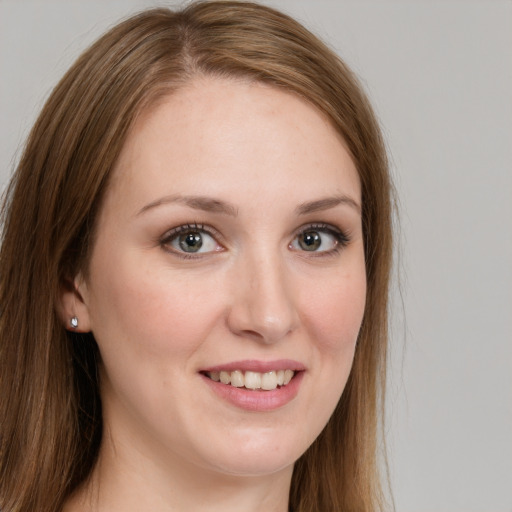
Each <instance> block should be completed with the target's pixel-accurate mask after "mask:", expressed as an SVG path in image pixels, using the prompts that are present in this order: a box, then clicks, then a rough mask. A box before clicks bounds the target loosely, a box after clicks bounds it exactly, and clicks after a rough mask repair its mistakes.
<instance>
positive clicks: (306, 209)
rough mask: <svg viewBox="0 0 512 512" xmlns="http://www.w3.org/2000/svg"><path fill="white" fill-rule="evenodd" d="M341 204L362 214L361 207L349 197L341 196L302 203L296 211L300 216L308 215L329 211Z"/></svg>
mask: <svg viewBox="0 0 512 512" xmlns="http://www.w3.org/2000/svg"><path fill="white" fill-rule="evenodd" d="M340 204H344V205H347V206H350V207H351V208H353V209H354V210H356V211H357V213H359V214H360V213H361V205H360V204H359V203H358V202H357V201H355V200H354V199H352V198H351V197H349V196H345V195H341V196H333V197H325V198H323V199H317V200H315V201H308V202H306V203H301V204H299V206H297V208H296V209H295V211H296V213H297V214H298V215H306V214H308V213H314V212H320V211H323V210H329V209H330V208H334V207H335V206H338V205H340Z"/></svg>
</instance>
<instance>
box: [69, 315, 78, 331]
mask: <svg viewBox="0 0 512 512" xmlns="http://www.w3.org/2000/svg"><path fill="white" fill-rule="evenodd" d="M69 323H70V324H71V327H73V329H76V328H77V327H78V317H76V316H74V317H73V318H72V319H71V320H70V321H69Z"/></svg>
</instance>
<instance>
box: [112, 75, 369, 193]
mask: <svg viewBox="0 0 512 512" xmlns="http://www.w3.org/2000/svg"><path fill="white" fill-rule="evenodd" d="M290 179H292V180H293V183H292V182H291V181H290ZM322 182H323V183H324V185H325V186H324V187H323V188H324V189H325V190H323V191H322V190H319V191H318V192H319V193H331V194H332V193H336V192H337V191H335V190H332V187H341V188H343V190H339V191H338V192H341V193H347V192H351V193H352V194H353V195H354V196H355V198H359V197H360V190H359V178H358V175H357V171H356V169H355V165H354V163H353V161H352V159H351V157H350V154H349V153H348V151H347V149H346V147H345V144H344V141H343V139H342V138H341V136H340V135H339V134H338V133H337V132H336V130H335V129H334V128H333V127H332V124H331V123H330V121H329V120H328V118H327V117H326V116H325V115H324V114H323V113H321V112H320V111H319V110H318V109H316V108H315V107H313V106H312V105H311V104H309V103H308V102H306V101H305V100H303V99H301V98H299V97H298V96H296V95H294V94H291V93H289V92H286V91H283V90H280V89H278V88H276V87H273V86H269V85H265V84H261V83H254V82H247V81H235V80H232V79H219V78H204V77H202V78H197V79H195V80H193V81H192V82H191V83H189V84H188V85H187V86H185V87H182V88H181V89H179V90H177V91H176V92H174V93H172V94H170V95H168V96H167V97H164V98H162V99H160V100H159V101H158V103H156V104H155V105H153V106H152V108H150V109H148V110H147V111H145V112H143V113H142V115H141V116H139V118H138V119H137V120H136V122H135V123H134V125H133V127H132V129H131V130H130V132H129V135H128V137H127V140H126V142H125V144H124V147H123V150H122V152H121V155H120V158H119V160H118V163H117V165H116V168H115V170H114V176H113V182H112V186H113V187H114V188H116V187H122V188H126V187H129V186H131V187H132V188H133V187H135V188H136V189H138V191H139V192H141V193H142V192H143V191H144V190H143V189H144V188H145V187H144V185H143V184H144V183H146V184H149V183H152V184H158V183H159V184H160V185H161V186H162V187H163V189H168V188H173V187H174V188H175V189H179V188H180V187H185V188H187V187H192V188H198V187H199V188H200V187H201V186H202V187H203V188H206V189H208V190H198V191H197V192H200V193H202V192H207V193H209V194H217V195H219V194H220V195H222V194H224V193H230V191H231V192H232V191H233V190H234V191H236V190H237V187H239V188H240V192H242V188H244V185H248V184H249V186H250V187H253V190H254V187H256V188H258V189H260V188H263V187H264V186H269V185H272V186H273V187H274V189H275V188H279V189H280V192H281V193H282V194H286V193H287V192H289V191H290V189H291V188H294V187H295V188H296V187H298V186H299V184H300V183H308V184H310V185H312V184H313V183H316V184H317V188H320V189H321V188H322V186H321V185H322ZM163 191H164V190H162V192H163ZM165 191H166V192H177V193H181V192H183V191H181V190H165ZM185 192H188V190H187V191H185ZM194 192H196V191H194Z"/></svg>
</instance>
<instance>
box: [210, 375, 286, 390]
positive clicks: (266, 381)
mask: <svg viewBox="0 0 512 512" xmlns="http://www.w3.org/2000/svg"><path fill="white" fill-rule="evenodd" d="M295 373H296V372H295V371H294V370H277V371H270V372H265V373H260V372H251V371H246V372H243V371H241V370H235V371H232V372H228V371H220V372H204V375H206V377H208V378H210V379H211V380H213V381H215V382H221V383H222V384H226V385H228V386H233V387H235V388H245V389H250V390H253V391H256V390H258V391H272V390H274V389H277V388H280V387H283V386H286V385H287V384H289V382H290V381H291V380H292V379H293V377H294V376H295Z"/></svg>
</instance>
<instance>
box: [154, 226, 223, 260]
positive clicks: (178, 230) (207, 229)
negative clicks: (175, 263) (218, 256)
mask: <svg viewBox="0 0 512 512" xmlns="http://www.w3.org/2000/svg"><path fill="white" fill-rule="evenodd" d="M195 231H198V232H202V233H206V234H208V235H210V236H211V237H212V238H213V239H214V240H215V241H217V243H218V244H219V245H222V244H221V243H219V242H218V240H219V238H220V239H222V235H221V234H220V233H219V232H218V231H217V230H216V229H214V228H212V227H211V226H206V225H204V224H200V223H197V222H194V223H192V224H183V225H181V226H177V227H175V228H173V229H171V230H170V231H167V233H165V235H164V236H163V237H162V238H161V239H160V241H159V243H160V246H161V247H162V248H164V249H165V250H166V251H168V252H171V253H172V254H173V255H175V256H178V257H179V258H183V259H186V260H193V259H199V258H201V257H202V256H203V255H204V254H205V253H198V254H195V253H186V252H184V251H177V250H175V249H172V248H170V247H169V245H170V243H171V242H172V241H173V240H174V239H175V238H176V237H177V236H179V235H180V234H182V233H190V232H195Z"/></svg>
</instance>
